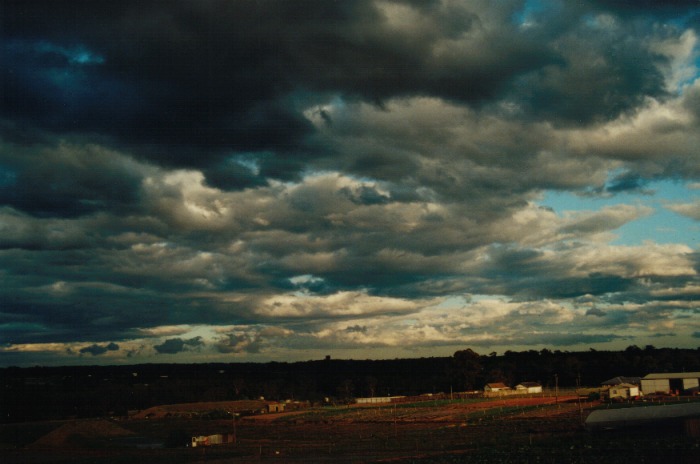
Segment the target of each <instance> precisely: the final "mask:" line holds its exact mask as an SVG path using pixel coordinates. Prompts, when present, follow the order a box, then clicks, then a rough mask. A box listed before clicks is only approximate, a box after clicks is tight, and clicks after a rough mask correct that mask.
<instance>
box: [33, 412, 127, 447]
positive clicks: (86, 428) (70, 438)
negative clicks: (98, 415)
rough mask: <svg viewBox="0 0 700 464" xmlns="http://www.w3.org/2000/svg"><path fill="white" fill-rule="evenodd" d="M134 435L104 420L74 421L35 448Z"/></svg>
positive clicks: (63, 426) (45, 438) (46, 437)
mask: <svg viewBox="0 0 700 464" xmlns="http://www.w3.org/2000/svg"><path fill="white" fill-rule="evenodd" d="M133 434H134V433H133V432H132V431H130V430H127V429H125V428H123V427H120V426H119V425H117V424H115V423H114V422H110V421H108V420H104V419H96V420H84V421H72V422H68V423H65V424H63V425H61V426H60V427H58V428H57V429H55V430H53V431H51V432H49V433H47V434H46V435H44V436H43V437H41V438H39V439H38V440H37V441H35V442H34V446H39V447H45V446H58V447H60V446H70V445H73V444H75V443H77V442H82V441H91V440H100V439H109V438H114V437H125V436H129V435H133Z"/></svg>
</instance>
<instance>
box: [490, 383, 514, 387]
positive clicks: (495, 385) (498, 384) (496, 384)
mask: <svg viewBox="0 0 700 464" xmlns="http://www.w3.org/2000/svg"><path fill="white" fill-rule="evenodd" d="M486 386H487V387H489V388H510V387H509V386H508V385H506V384H504V383H503V382H496V383H487V384H486Z"/></svg>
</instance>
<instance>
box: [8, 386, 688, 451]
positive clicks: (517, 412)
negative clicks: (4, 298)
mask: <svg viewBox="0 0 700 464" xmlns="http://www.w3.org/2000/svg"><path fill="white" fill-rule="evenodd" d="M599 406H600V405H599V403H592V402H586V401H579V399H578V398H576V397H559V398H557V399H555V398H551V397H536V398H507V399H498V400H455V401H447V400H436V401H423V402H417V403H406V404H383V405H372V406H357V405H353V406H341V407H323V408H312V409H308V410H303V411H295V412H290V413H279V414H265V415H259V416H248V417H242V418H239V419H237V420H236V422H235V424H234V422H233V421H232V420H200V419H184V418H172V417H170V418H167V419H166V418H162V419H155V420H154V419H131V420H124V421H119V422H116V421H107V420H105V421H103V422H95V421H93V422H92V423H91V424H87V425H85V424H82V425H76V424H75V423H74V422H75V421H74V422H63V423H51V424H46V423H43V424H15V425H12V426H11V425H5V426H2V427H0V446H2V449H1V450H0V452H1V453H2V456H3V458H2V460H3V462H5V463H8V464H11V463H29V464H31V463H69V462H70V463H88V462H90V463H92V462H100V463H102V462H105V463H127V462H128V463H133V462H149V463H180V462H182V463H185V462H212V463H247V462H251V463H253V462H305V463H309V462H319V463H323V462H334V463H382V462H391V463H451V462H460V463H491V462H493V463H511V462H512V463H557V464H558V463H608V462H609V463H616V464H618V463H619V462H635V463H653V462H665V463H667V462H674V463H686V462H687V463H693V464H696V463H697V462H700V440H698V439H697V438H691V437H688V436H686V435H685V434H684V433H683V431H682V429H674V428H672V427H671V428H669V427H666V428H665V429H664V431H663V433H660V432H659V430H657V429H655V430H649V429H643V430H637V429H635V430H631V429H630V430H624V431H610V432H606V433H599V434H592V433H590V432H586V431H585V430H584V429H583V427H582V422H583V421H584V420H585V417H586V416H587V415H588V414H589V412H590V410H591V408H593V407H599ZM83 422H84V423H86V422H87V421H83ZM91 430H92V431H94V433H92V432H90V431H91ZM214 433H235V435H236V443H230V444H225V445H216V446H210V447H206V448H186V447H175V448H157V449H152V448H153V447H155V446H159V445H160V446H162V445H165V444H166V443H168V444H173V443H169V442H172V441H173V439H174V438H178V437H184V439H185V440H186V439H187V437H190V436H193V435H208V434H214ZM47 437H49V438H50V439H49V438H47Z"/></svg>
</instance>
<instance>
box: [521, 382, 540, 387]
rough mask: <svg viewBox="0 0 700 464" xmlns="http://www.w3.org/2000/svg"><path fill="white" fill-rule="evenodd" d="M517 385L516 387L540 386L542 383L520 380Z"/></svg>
mask: <svg viewBox="0 0 700 464" xmlns="http://www.w3.org/2000/svg"><path fill="white" fill-rule="evenodd" d="M517 386H518V387H541V386H542V385H540V384H539V383H537V382H520V383H519V384H518V385H517Z"/></svg>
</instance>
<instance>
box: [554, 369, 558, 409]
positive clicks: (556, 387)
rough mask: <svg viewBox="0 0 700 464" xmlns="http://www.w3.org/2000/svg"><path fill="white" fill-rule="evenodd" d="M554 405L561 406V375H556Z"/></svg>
mask: <svg viewBox="0 0 700 464" xmlns="http://www.w3.org/2000/svg"><path fill="white" fill-rule="evenodd" d="M554 403H555V404H559V374H554Z"/></svg>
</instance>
